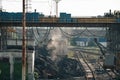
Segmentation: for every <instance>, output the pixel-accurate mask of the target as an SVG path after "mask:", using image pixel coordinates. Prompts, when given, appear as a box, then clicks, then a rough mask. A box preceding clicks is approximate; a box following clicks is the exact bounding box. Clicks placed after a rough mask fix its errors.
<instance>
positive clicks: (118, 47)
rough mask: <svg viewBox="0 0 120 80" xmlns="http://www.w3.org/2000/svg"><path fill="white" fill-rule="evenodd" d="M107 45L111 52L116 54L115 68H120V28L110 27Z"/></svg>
mask: <svg viewBox="0 0 120 80" xmlns="http://www.w3.org/2000/svg"><path fill="white" fill-rule="evenodd" d="M107 46H108V50H109V51H110V53H112V54H115V69H116V70H120V28H119V27H117V26H114V27H110V28H109V29H108V35H107Z"/></svg>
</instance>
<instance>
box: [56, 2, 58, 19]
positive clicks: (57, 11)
mask: <svg viewBox="0 0 120 80" xmlns="http://www.w3.org/2000/svg"><path fill="white" fill-rule="evenodd" d="M56 17H58V2H56Z"/></svg>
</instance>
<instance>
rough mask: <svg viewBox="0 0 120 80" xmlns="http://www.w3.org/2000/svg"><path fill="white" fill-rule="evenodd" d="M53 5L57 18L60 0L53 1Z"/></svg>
mask: <svg viewBox="0 0 120 80" xmlns="http://www.w3.org/2000/svg"><path fill="white" fill-rule="evenodd" d="M54 1H55V3H56V17H58V3H59V2H60V1H61V0H54Z"/></svg>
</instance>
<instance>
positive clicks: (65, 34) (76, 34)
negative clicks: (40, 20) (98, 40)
mask: <svg viewBox="0 0 120 80" xmlns="http://www.w3.org/2000/svg"><path fill="white" fill-rule="evenodd" d="M59 29H60V31H61V32H62V33H63V35H64V36H65V37H67V38H71V37H76V36H78V35H81V34H82V33H83V32H85V31H86V29H84V30H83V31H82V32H80V33H75V34H70V33H67V32H65V31H64V30H63V29H61V28H59Z"/></svg>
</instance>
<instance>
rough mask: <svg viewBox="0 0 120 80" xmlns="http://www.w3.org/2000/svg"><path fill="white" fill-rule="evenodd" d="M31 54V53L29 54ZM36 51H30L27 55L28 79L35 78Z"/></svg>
mask: <svg viewBox="0 0 120 80" xmlns="http://www.w3.org/2000/svg"><path fill="white" fill-rule="evenodd" d="M29 54H30V55H29ZM34 57H35V52H34V51H33V52H32V53H29V52H28V56H27V64H28V65H27V66H28V80H34V60H35V58H34Z"/></svg>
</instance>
